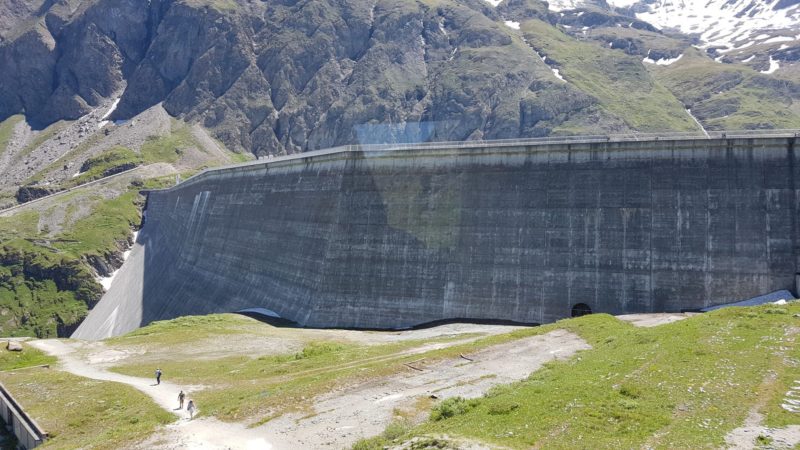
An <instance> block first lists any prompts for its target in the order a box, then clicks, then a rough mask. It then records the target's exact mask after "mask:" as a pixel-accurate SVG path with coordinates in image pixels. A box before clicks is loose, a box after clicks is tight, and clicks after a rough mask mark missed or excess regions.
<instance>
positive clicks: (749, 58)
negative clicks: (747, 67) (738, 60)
mask: <svg viewBox="0 0 800 450" xmlns="http://www.w3.org/2000/svg"><path fill="white" fill-rule="evenodd" d="M755 57H756V55H750V56H749V57H748V58H747V59H743V60H742V62H743V63H749V62H750V61H752V60H753V58H755Z"/></svg>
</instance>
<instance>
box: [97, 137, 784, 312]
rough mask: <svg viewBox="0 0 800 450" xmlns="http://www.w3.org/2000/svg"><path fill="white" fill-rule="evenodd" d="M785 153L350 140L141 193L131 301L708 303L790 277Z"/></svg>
mask: <svg viewBox="0 0 800 450" xmlns="http://www.w3.org/2000/svg"><path fill="white" fill-rule="evenodd" d="M797 166H798V165H797V161H796V155H795V151H794V138H790V137H787V138H752V139H710V140H705V139H698V140H660V141H649V142H607V143H606V142H599V143H585V144H569V143H564V144H551V145H537V146H516V147H515V146H504V147H492V146H491V145H489V146H486V147H477V148H457V149H453V148H451V149H448V148H430V149H421V150H404V151H398V152H391V151H356V152H342V153H334V154H327V155H320V156H315V157H312V158H303V159H294V160H287V161H273V162H267V163H263V164H250V165H248V166H243V167H239V168H229V169H224V170H219V171H209V172H206V173H204V174H203V175H202V176H199V177H195V178H193V179H190V180H188V181H187V182H185V183H183V184H181V185H178V186H176V187H174V188H172V189H169V190H164V191H154V192H151V193H150V194H149V198H148V206H147V211H146V217H147V222H146V225H145V227H144V229H143V231H142V233H141V234H140V241H141V242H142V243H143V245H145V247H146V251H147V256H146V258H144V259H145V263H144V264H145V267H144V274H143V279H142V283H143V286H142V292H141V298H137V299H135V301H141V302H142V316H141V324H145V323H149V322H150V321H153V320H158V319H168V318H173V317H176V316H180V315H186V314H204V313H212V312H223V311H236V310H241V309H245V308H253V307H261V308H267V309H269V310H272V311H275V312H277V313H278V314H280V316H281V317H284V318H287V319H291V320H294V321H296V322H298V323H300V324H301V325H307V326H320V327H364V328H400V327H409V326H414V325H418V324H422V323H426V322H430V321H436V320H446V319H455V318H461V319H500V320H513V321H518V322H535V323H545V322H551V321H554V320H557V319H559V318H563V317H566V316H569V314H570V310H571V308H572V306H573V305H575V304H577V303H586V304H588V305H590V306H591V308H592V310H593V311H595V312H608V313H612V314H617V313H636V312H659V311H679V310H682V309H697V308H703V307H707V306H710V305H714V304H721V303H727V302H731V301H736V300H741V299H745V298H750V297H753V296H756V295H759V294H762V293H766V292H770V291H775V290H778V289H793V286H794V275H795V272H796V271H797V267H798V254H800V251H798V248H797V237H798V225H797V210H798V195H797V194H798V193H797V187H796V185H795V179H796V177H797V175H798V173H797V171H798V170H799V169H798V167H797ZM112 289H113V288H112ZM104 301H105V299H104ZM101 303H102V302H101ZM90 318H91V316H90Z"/></svg>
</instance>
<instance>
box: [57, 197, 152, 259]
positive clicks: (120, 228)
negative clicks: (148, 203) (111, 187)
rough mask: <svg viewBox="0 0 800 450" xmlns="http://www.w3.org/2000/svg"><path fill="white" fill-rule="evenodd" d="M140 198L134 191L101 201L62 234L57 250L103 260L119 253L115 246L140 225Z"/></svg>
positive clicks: (75, 255)
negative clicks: (100, 257) (107, 255)
mask: <svg viewBox="0 0 800 450" xmlns="http://www.w3.org/2000/svg"><path fill="white" fill-rule="evenodd" d="M142 201H143V199H142V196H141V195H140V194H139V192H138V191H137V190H136V189H132V190H129V191H128V192H126V193H124V194H122V195H120V196H118V197H116V198H114V199H111V200H105V201H101V202H99V203H98V204H97V206H96V207H95V208H94V210H93V211H92V213H91V214H90V215H89V216H87V217H84V218H82V219H80V220H78V221H76V222H75V224H74V225H73V226H72V227H71V228H70V229H69V230H67V231H65V232H64V233H63V234H61V236H60V237H61V238H62V239H64V241H62V242H58V243H57V244H55V245H56V247H57V248H59V249H60V250H62V251H64V252H66V253H67V254H70V255H72V256H74V257H85V256H86V255H98V256H102V255H105V254H108V253H110V252H114V251H118V250H119V248H118V242H121V241H125V240H127V238H128V235H129V234H130V232H131V228H132V227H133V226H135V225H137V224H138V223H139V222H141V212H140V206H139V205H140V203H141V202H142Z"/></svg>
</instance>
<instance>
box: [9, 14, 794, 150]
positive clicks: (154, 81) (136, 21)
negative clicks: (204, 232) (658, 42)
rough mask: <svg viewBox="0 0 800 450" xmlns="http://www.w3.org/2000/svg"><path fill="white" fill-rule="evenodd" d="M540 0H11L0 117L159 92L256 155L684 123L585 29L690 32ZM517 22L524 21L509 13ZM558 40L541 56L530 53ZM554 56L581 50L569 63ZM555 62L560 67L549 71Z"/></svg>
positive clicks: (39, 115)
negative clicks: (21, 3)
mask: <svg viewBox="0 0 800 450" xmlns="http://www.w3.org/2000/svg"><path fill="white" fill-rule="evenodd" d="M580 5H584V4H580ZM547 6H548V5H547V3H545V2H540V1H536V0H506V1H503V2H500V3H495V2H487V1H484V0H458V1H456V0H426V1H411V0H404V1H399V2H398V1H389V0H323V1H309V0H305V1H288V2H278V3H276V2H263V3H262V2H245V1H236V2H234V1H232V0H227V1H222V0H219V1H201V0H179V1H173V0H154V1H150V2H148V1H146V0H135V1H123V0H92V1H88V2H83V3H78V2H69V1H66V0H65V1H62V2H56V3H52V4H51V3H45V4H42V5H40V6H39V7H38V8H29V9H24V8H22V9H20V11H17V19H14V18H11V19H7V20H6V21H5V22H4V23H3V24H2V25H3V26H2V27H0V34H1V35H2V41H0V61H2V63H3V67H4V69H3V70H1V71H0V119H3V118H5V117H9V116H11V115H13V114H18V113H24V114H25V115H26V116H27V118H28V120H29V121H30V122H31V123H32V124H33V125H34V126H44V125H48V124H51V123H53V122H55V121H58V120H76V119H79V118H81V117H83V116H84V115H86V114H88V113H89V112H90V111H92V110H94V109H96V108H97V107H99V105H101V104H105V103H107V102H110V101H112V100H114V99H116V98H119V99H120V100H119V104H118V106H117V108H116V109H115V110H114V111H113V114H112V115H111V116H110V119H115V120H119V119H129V118H131V117H133V116H135V115H136V114H138V113H140V112H142V111H144V110H146V109H147V108H150V107H151V106H153V105H155V104H158V103H163V106H164V108H165V110H166V111H167V112H168V113H169V114H170V115H172V116H174V117H179V118H181V119H183V120H185V121H187V122H190V123H197V124H200V125H202V126H203V127H205V128H207V129H209V130H210V131H211V132H212V134H213V135H214V136H215V137H216V138H218V139H220V140H221V141H223V142H224V143H225V144H226V145H227V146H228V147H229V148H232V149H235V150H237V151H251V152H253V153H256V154H259V155H263V154H279V153H294V152H299V151H305V150H309V149H316V148H323V147H330V146H335V145H341V144H351V143H359V142H360V143H372V142H386V141H397V140H402V141H407V140H462V139H493V138H513V137H526V136H544V135H548V134H552V133H572V132H589V133H602V132H628V131H659V130H665V131H666V130H675V131H686V130H697V129H698V128H697V127H696V125H695V124H694V122H693V120H692V119H691V117H690V116H689V115H688V114H686V113H685V111H683V108H682V107H681V103H682V102H681V101H680V100H679V99H677V98H676V97H675V95H674V94H673V93H670V92H669V91H667V90H666V89H664V86H663V85H662V84H661V83H660V82H659V81H658V80H657V79H656V78H654V77H653V76H652V75H651V74H650V73H649V72H648V70H645V67H646V65H645V63H642V62H640V61H637V60H636V59H634V58H631V57H630V56H632V55H631V54H630V53H625V52H614V51H611V50H617V47H613V46H612V47H611V49H609V47H608V46H607V45H605V44H603V43H601V42H599V41H595V40H593V39H591V38H590V37H591V36H592V35H593V33H594V32H595V31H597V30H601V29H612V28H618V29H620V30H621V29H626V30H634V31H636V32H641V33H645V32H646V33H650V34H651V35H653V36H660V37H661V38H662V40H664V41H666V42H670V45H672V46H673V47H675V48H674V50H675V51H682V50H684V49H686V48H688V47H689V42H690V40H689V39H686V40H683V39H682V38H680V37H677V38H676V37H674V36H673V35H670V34H669V33H666V34H665V33H662V32H659V31H658V30H657V29H656V28H655V27H653V26H651V25H649V24H647V23H646V22H645V21H642V20H639V19H636V18H633V17H632V16H631V15H630V14H633V13H632V12H630V11H632V10H620V9H617V10H612V9H610V8H609V7H606V6H603V5H599V6H597V5H592V4H589V5H588V6H587V5H584V6H585V7H582V8H583V9H581V10H580V11H561V12H559V13H556V12H553V11H551V10H549V9H548V7H547ZM631 8H635V6H632V7H631ZM626 14H629V15H626ZM529 20H535V21H536V22H534V23H535V24H536V25H535V26H525V23H526V21H529ZM520 24H522V28H521V29H520ZM557 36H558V38H557V39H556V38H555V37H557ZM626 39H629V40H632V39H636V38H635V37H631V36H628V37H627V38H626ZM556 41H557V42H559V44H558V46H559V49H558V50H555V49H550V50H549V51H550V52H551V53H553V54H552V55H550V56H549V57H550V58H551V59H550V61H549V65H548V61H543V60H542V58H541V56H543V55H539V54H537V52H539V53H541V51H544V50H545V46H546V45H551V44H553V43H554V42H556ZM555 53H560V54H562V55H564V56H561V57H560V59H561V60H559V59H557V57H556V55H555ZM566 55H574V57H575V58H580V57H581V56H580V55H591V57H592V61H593V62H592V63H591V64H587V63H580V62H579V61H576V62H575V63H574V64H573V66H572V67H573V68H570V67H571V66H570V63H568V62H567V59H569V57H568V56H566ZM646 55H647V54H645V56H646ZM562 60H563V61H562ZM560 64H563V65H564V71H565V73H566V72H569V71H570V70H572V71H573V76H572V79H570V78H569V77H567V78H566V82H565V81H564V80H561V79H559V78H558V77H557V76H554V75H555V72H554V71H553V69H558V67H557V66H558V65H560ZM581 64H582V65H581ZM767 64H769V60H767ZM579 67H580V68H579ZM585 69H592V70H588V71H587V70H585ZM559 75H560V73H559ZM611 79H613V80H615V82H613V83H609V82H608V81H609V80H611ZM633 80H635V81H633ZM631 82H633V83H634V84H636V86H635V87H634V88H633V91H631V90H630V88H631V85H630V83H631ZM645 100H646V101H645ZM792 120H794V119H792ZM792 123H794V122H792ZM797 123H798V125H800V121H799V122H797Z"/></svg>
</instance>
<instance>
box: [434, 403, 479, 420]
mask: <svg viewBox="0 0 800 450" xmlns="http://www.w3.org/2000/svg"><path fill="white" fill-rule="evenodd" d="M479 403H480V402H479V401H478V400H477V399H472V400H466V399H464V398H462V397H451V398H448V399H447V400H445V401H443V402H442V403H439V404H438V405H437V406H436V407H435V408H433V410H432V411H431V420H433V421H437V420H443V419H448V418H450V417H454V416H458V415H461V414H465V413H466V412H468V411H469V410H471V409H472V408H474V407H476V406H478V404H479Z"/></svg>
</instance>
